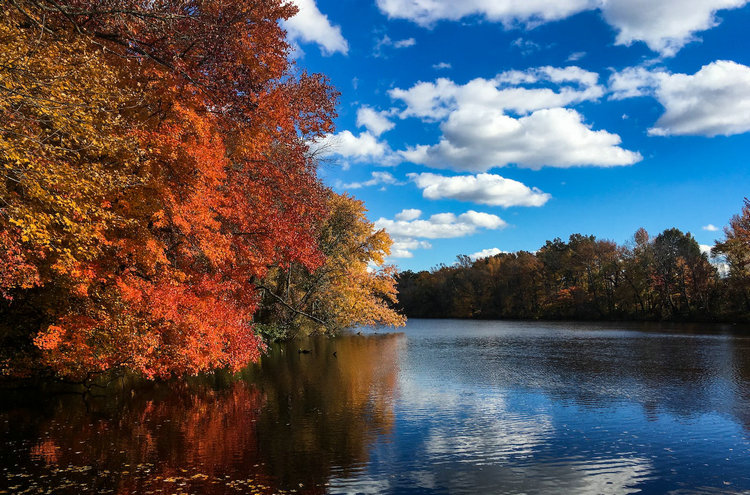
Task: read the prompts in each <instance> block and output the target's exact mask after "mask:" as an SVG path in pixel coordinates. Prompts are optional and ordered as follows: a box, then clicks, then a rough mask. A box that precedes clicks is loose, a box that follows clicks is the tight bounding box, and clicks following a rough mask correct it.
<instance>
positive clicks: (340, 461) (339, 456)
mask: <svg viewBox="0 0 750 495" xmlns="http://www.w3.org/2000/svg"><path fill="white" fill-rule="evenodd" d="M745 335H747V334H745ZM300 347H302V348H305V349H309V350H311V351H312V352H310V353H309V354H302V353H299V352H297V351H298V348H300ZM334 352H335V353H336V354H335V355H334V354H333V353H334ZM0 393H1V394H3V400H2V401H0V402H1V403H0V493H75V494H79V493H122V494H127V493H138V494H141V493H143V494H148V493H210V494H237V493H424V494H432V493H571V494H572V493H576V494H579V493H580V494H585V493H591V494H600V493H601V494H607V493H659V494H661V493H675V494H678V493H679V494H683V493H685V494H687V493H750V338H748V337H747V336H743V334H742V333H739V332H734V334H733V333H732V332H729V331H722V330H720V329H719V330H715V329H714V330H711V329H709V328H708V327H702V326H691V327H687V326H682V327H680V326H659V325H647V326H644V325H625V324H606V325H603V324H571V323H538V322H534V323H530V322H467V321H454V320H442V321H430V320H412V321H410V322H409V323H408V325H407V327H406V329H405V330H404V331H403V332H398V333H395V332H394V333H384V332H382V331H381V332H377V333H376V332H372V331H365V332H364V334H363V335H356V334H351V335H342V336H339V337H337V338H320V339H314V340H309V341H305V342H303V343H299V342H297V343H293V344H287V345H283V346H275V347H273V348H272V349H270V351H269V354H268V355H267V356H266V357H264V358H263V360H262V361H261V362H260V363H259V364H256V365H253V366H250V367H248V368H247V369H246V370H245V371H243V372H242V373H241V374H240V375H238V376H231V375H228V374H221V373H219V374H215V375H210V376H204V377H199V378H195V379H191V380H189V381H188V382H171V383H162V384H151V385H144V386H139V387H138V388H137V389H136V390H135V391H134V392H131V389H130V388H129V386H127V385H120V384H114V385H113V386H112V388H111V389H110V390H107V391H105V392H99V391H97V392H96V394H98V395H94V396H88V397H81V396H79V395H56V394H40V393H38V392H37V393H20V392H19V393H10V392H8V391H0Z"/></svg>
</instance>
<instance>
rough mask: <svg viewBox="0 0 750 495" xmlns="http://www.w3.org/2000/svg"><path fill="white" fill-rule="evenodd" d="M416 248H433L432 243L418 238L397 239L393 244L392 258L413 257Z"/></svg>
mask: <svg viewBox="0 0 750 495" xmlns="http://www.w3.org/2000/svg"><path fill="white" fill-rule="evenodd" d="M416 249H432V244H430V243H429V242H427V241H418V240H416V239H409V238H405V239H397V240H394V241H393V244H392V245H391V255H390V257H391V258H413V257H414V253H412V251H414V250H416Z"/></svg>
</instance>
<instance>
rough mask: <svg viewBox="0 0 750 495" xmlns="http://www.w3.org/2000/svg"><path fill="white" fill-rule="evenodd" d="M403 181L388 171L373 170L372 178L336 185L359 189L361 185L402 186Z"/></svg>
mask: <svg viewBox="0 0 750 495" xmlns="http://www.w3.org/2000/svg"><path fill="white" fill-rule="evenodd" d="M403 184H404V183H403V182H399V181H398V180H397V179H396V178H395V177H394V176H393V175H391V174H390V173H388V172H373V173H372V178H371V179H370V180H366V181H364V182H350V183H348V184H343V183H338V184H337V185H338V187H340V188H344V189H361V188H363V187H372V186H379V185H383V186H386V185H390V186H402V185H403Z"/></svg>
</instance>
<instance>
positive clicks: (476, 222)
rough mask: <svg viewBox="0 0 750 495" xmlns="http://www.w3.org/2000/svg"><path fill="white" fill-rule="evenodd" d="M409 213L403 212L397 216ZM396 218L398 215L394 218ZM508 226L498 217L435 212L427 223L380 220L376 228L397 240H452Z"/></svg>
mask: <svg viewBox="0 0 750 495" xmlns="http://www.w3.org/2000/svg"><path fill="white" fill-rule="evenodd" d="M403 214H407V217H406V218H408V213H406V211H402V212H401V214H400V215H402V218H404V216H403ZM397 216H398V215H397ZM506 226H507V224H506V223H505V221H504V220H503V219H501V218H500V217H498V216H497V215H491V214H489V213H483V212H478V211H474V210H469V211H467V212H466V213H462V214H460V215H455V214H454V213H437V214H435V215H432V216H431V217H430V218H428V219H426V220H422V219H420V218H419V217H416V218H413V219H411V220H403V219H402V220H399V219H398V218H397V219H394V220H391V219H387V218H379V219H378V220H376V221H375V228H377V229H385V230H386V231H387V232H388V233H389V234H391V235H392V236H394V237H397V238H402V239H403V238H408V239H412V238H418V239H419V238H421V239H452V238H456V237H465V236H468V235H472V234H475V233H477V231H479V230H480V229H488V230H497V229H502V228H504V227H506Z"/></svg>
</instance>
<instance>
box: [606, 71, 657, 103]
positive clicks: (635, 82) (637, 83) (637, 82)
mask: <svg viewBox="0 0 750 495" xmlns="http://www.w3.org/2000/svg"><path fill="white" fill-rule="evenodd" d="M664 75H665V73H664V71H661V70H659V71H651V70H648V69H646V68H645V67H628V68H626V69H624V70H622V71H620V72H615V73H614V74H612V75H611V76H610V77H609V91H610V93H611V94H610V96H609V98H610V99H612V100H622V99H624V98H634V97H637V96H645V95H651V94H653V92H654V88H656V87H657V86H658V85H659V79H660V78H661V77H663V76H664Z"/></svg>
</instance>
